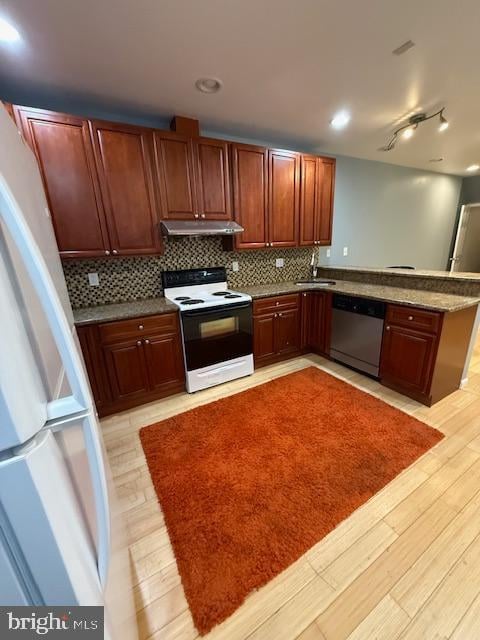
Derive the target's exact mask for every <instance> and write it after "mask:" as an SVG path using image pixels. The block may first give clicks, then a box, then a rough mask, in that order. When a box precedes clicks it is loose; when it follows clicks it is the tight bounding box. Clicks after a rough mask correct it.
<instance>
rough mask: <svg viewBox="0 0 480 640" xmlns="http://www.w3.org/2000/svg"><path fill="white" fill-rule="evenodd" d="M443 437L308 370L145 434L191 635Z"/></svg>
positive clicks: (204, 629)
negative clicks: (191, 624) (189, 616)
mask: <svg viewBox="0 0 480 640" xmlns="http://www.w3.org/2000/svg"><path fill="white" fill-rule="evenodd" d="M442 437H443V436H442V434H441V433H439V432H438V431H436V430H435V429H433V428H431V427H429V426H427V425H426V424H424V423H423V422H420V421H418V420H416V419H415V418H412V417H411V416H408V415H407V414H405V413H402V412H401V411H399V410H398V409H395V408H393V407H391V406H390V405H388V404H386V403H385V402H383V401H381V400H378V399H377V398H374V397H373V396H371V395H369V394H367V393H364V392H363V391H360V390H359V389H356V388H355V387H353V386H351V385H349V384H347V383H345V382H342V381H341V380H338V379H337V378H335V377H333V376H331V375H329V374H327V373H324V372H323V371H320V370H319V369H317V368H316V367H308V368H307V369H302V370H301V371H298V372H295V373H292V374H289V375H287V376H283V377H280V378H277V379H275V380H273V381H270V382H267V383H265V384H261V385H259V386H257V387H253V388H251V389H248V390H247V391H243V392H241V393H238V394H236V395H233V396H230V397H227V398H223V399H221V400H217V401H216V402H212V403H210V404H206V405H203V406H200V407H197V408H195V409H192V410H190V411H187V412H186V413H181V414H179V415H176V416H174V417H172V418H168V419H167V420H164V421H162V422H159V423H157V424H153V425H150V426H148V427H145V428H143V429H142V430H141V431H140V438H141V441H142V445H143V449H144V451H145V455H146V458H147V462H148V466H149V469H150V474H151V476H152V480H153V484H154V486H155V489H156V492H157V495H158V499H159V501H160V504H161V506H162V509H163V513H164V515H165V521H166V525H167V528H168V532H169V535H170V540H171V542H172V545H173V549H174V552H175V556H176V559H177V564H178V569H179V572H180V575H181V578H182V583H183V588H184V590H185V595H186V598H187V600H188V603H189V605H190V610H191V613H192V616H193V620H194V622H195V625H196V627H197V629H198V630H199V631H200V633H201V634H205V633H206V632H207V631H209V630H210V629H211V628H212V627H213V626H215V625H216V624H218V623H219V622H221V621H222V620H225V618H227V617H228V616H229V615H231V614H232V613H233V612H234V611H235V610H236V609H237V608H238V607H239V606H240V605H241V604H242V602H243V601H244V600H245V598H246V597H247V596H248V594H249V593H250V592H251V591H253V590H254V589H258V588H259V587H261V586H262V585H264V584H266V583H267V582H268V581H269V580H271V579H272V578H273V577H274V576H276V575H277V574H279V573H280V572H281V571H283V570H284V569H286V568H287V567H288V566H289V565H290V564H291V563H293V562H294V561H295V560H297V559H298V558H299V557H300V556H301V555H302V554H303V553H305V552H306V551H307V550H308V549H310V548H311V547H312V546H313V545H314V544H315V543H317V542H318V541H319V540H321V538H323V537H324V536H325V535H326V534H327V533H329V531H331V530H332V529H334V528H335V526H336V525H338V524H339V523H340V522H341V521H342V520H344V519H345V518H347V517H348V516H349V515H350V514H351V513H352V512H353V511H355V509H357V508H358V507H359V506H360V505H362V504H363V503H364V502H366V501H367V500H368V499H369V498H370V497H371V496H373V495H374V494H375V493H376V492H377V491H378V490H379V489H381V488H382V487H384V486H385V485H386V484H387V483H388V482H390V480H392V479H393V478H394V477H395V476H396V475H397V474H399V473H400V472H401V471H402V470H403V469H405V468H406V467H408V466H409V465H410V464H412V462H413V461H414V460H416V459H417V458H418V457H419V456H421V455H422V454H423V453H425V451H427V450H428V449H430V447H432V446H433V445H435V444H436V443H437V442H438V441H439V440H441V438H442Z"/></svg>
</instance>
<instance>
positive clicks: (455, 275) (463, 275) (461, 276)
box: [318, 264, 480, 284]
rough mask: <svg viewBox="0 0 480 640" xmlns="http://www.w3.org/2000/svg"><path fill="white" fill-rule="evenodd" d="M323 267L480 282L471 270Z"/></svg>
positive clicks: (326, 265) (337, 269)
mask: <svg viewBox="0 0 480 640" xmlns="http://www.w3.org/2000/svg"><path fill="white" fill-rule="evenodd" d="M318 269H319V271H321V270H322V269H326V270H329V269H332V270H335V271H345V272H346V273H348V271H353V272H355V273H378V274H380V275H389V276H409V277H411V278H436V279H439V280H459V281H462V282H474V283H476V284H480V273H474V272H469V271H455V272H451V271H434V270H433V269H387V268H385V269H382V268H380V267H350V266H345V265H343V266H341V265H329V264H322V265H320V266H319V267H318Z"/></svg>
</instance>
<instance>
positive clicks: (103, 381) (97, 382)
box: [76, 325, 110, 410]
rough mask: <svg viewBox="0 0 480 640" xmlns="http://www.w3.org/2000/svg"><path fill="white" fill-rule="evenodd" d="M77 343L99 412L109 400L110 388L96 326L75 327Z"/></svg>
mask: <svg viewBox="0 0 480 640" xmlns="http://www.w3.org/2000/svg"><path fill="white" fill-rule="evenodd" d="M76 330H77V336H78V341H79V342H80V347H81V349H82V354H83V359H84V360H85V368H86V370H87V374H88V379H89V381H90V386H91V388H92V395H93V399H94V400H95V406H96V407H97V409H99V410H101V408H102V407H103V405H104V404H105V403H106V402H107V401H108V400H110V387H109V384H108V380H107V376H106V372H105V364H104V361H103V357H102V349H101V346H100V343H99V338H98V327H97V325H92V326H90V325H89V326H85V327H77V329H76Z"/></svg>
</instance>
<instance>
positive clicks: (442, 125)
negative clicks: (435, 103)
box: [438, 109, 448, 131]
mask: <svg viewBox="0 0 480 640" xmlns="http://www.w3.org/2000/svg"><path fill="white" fill-rule="evenodd" d="M439 118H440V124H439V125H438V130H439V131H445V129H448V120H447V119H446V118H445V116H444V115H443V109H442V110H441V111H440V114H439Z"/></svg>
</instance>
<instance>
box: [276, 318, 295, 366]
mask: <svg viewBox="0 0 480 640" xmlns="http://www.w3.org/2000/svg"><path fill="white" fill-rule="evenodd" d="M274 334H275V335H274V337H275V352H276V353H277V354H278V355H280V356H288V355H289V354H291V353H292V354H293V353H298V351H299V350H300V312H299V309H291V310H290V311H281V312H280V313H278V314H277V316H276V318H275V331H274Z"/></svg>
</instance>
